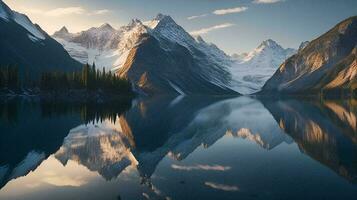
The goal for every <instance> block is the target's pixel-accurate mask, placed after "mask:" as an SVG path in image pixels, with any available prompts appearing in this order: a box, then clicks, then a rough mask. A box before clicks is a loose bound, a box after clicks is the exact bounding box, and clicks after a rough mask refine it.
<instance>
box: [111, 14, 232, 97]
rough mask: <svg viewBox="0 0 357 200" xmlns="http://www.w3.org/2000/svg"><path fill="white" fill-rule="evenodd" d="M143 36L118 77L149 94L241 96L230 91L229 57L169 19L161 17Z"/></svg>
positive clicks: (141, 35)
mask: <svg viewBox="0 0 357 200" xmlns="http://www.w3.org/2000/svg"><path fill="white" fill-rule="evenodd" d="M154 21H155V25H154V26H151V28H150V31H147V32H146V33H141V34H140V37H139V39H138V42H137V43H136V45H135V46H134V47H133V48H132V49H130V51H129V52H128V56H127V58H126V61H125V63H124V65H123V66H122V67H121V68H120V69H118V71H117V74H118V75H119V76H121V77H125V78H128V79H129V80H130V81H132V82H133V83H134V84H135V85H136V86H137V87H138V88H140V90H142V91H143V92H145V93H146V94H150V95H152V94H171V95H183V94H209V95H217V94H226V95H232V94H238V93H237V92H235V91H233V90H232V89H230V88H229V85H230V82H231V75H230V73H229V71H228V68H227V67H228V66H229V64H230V59H229V57H228V56H227V55H226V54H224V52H223V51H221V50H219V49H218V48H217V47H216V46H215V45H212V44H208V43H206V42H204V41H203V40H202V38H197V39H195V38H193V37H192V36H191V35H190V34H189V33H187V32H186V31H185V30H184V29H183V28H182V27H181V26H179V25H178V24H176V22H175V21H174V20H173V19H172V18H171V17H170V16H165V15H160V14H159V15H158V16H157V17H156V19H155V20H154Z"/></svg>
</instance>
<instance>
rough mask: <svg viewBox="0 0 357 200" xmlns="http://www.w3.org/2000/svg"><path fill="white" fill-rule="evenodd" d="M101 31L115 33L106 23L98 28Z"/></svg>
mask: <svg viewBox="0 0 357 200" xmlns="http://www.w3.org/2000/svg"><path fill="white" fill-rule="evenodd" d="M99 29H101V30H108V31H115V29H114V28H113V27H112V26H111V25H110V24H108V23H105V24H103V25H101V26H100V27H99Z"/></svg>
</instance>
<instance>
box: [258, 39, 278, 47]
mask: <svg viewBox="0 0 357 200" xmlns="http://www.w3.org/2000/svg"><path fill="white" fill-rule="evenodd" d="M262 45H264V46H279V44H278V43H277V42H275V41H274V40H272V39H267V40H265V41H263V42H262V44H261V46H262Z"/></svg>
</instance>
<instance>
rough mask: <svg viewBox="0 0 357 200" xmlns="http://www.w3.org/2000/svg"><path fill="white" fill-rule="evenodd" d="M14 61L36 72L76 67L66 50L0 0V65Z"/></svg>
mask: <svg viewBox="0 0 357 200" xmlns="http://www.w3.org/2000/svg"><path fill="white" fill-rule="evenodd" d="M8 64H17V65H19V67H20V68H22V69H23V68H25V67H26V70H29V71H31V74H36V73H38V72H41V71H46V70H58V69H61V70H64V71H70V70H74V69H79V68H80V63H78V62H76V61H75V60H73V59H72V58H71V57H70V56H69V54H68V53H67V52H66V50H65V49H64V48H63V47H62V46H61V45H60V44H59V43H58V42H56V41H55V40H54V39H52V38H51V37H50V36H49V35H47V34H46V33H45V32H44V31H43V30H42V29H41V28H40V27H39V26H38V25H35V24H33V23H32V22H31V21H30V19H29V18H28V17H27V16H25V15H23V14H20V13H17V12H15V11H12V10H11V9H10V8H9V7H8V6H7V5H6V4H5V3H4V2H3V1H1V0H0V65H8Z"/></svg>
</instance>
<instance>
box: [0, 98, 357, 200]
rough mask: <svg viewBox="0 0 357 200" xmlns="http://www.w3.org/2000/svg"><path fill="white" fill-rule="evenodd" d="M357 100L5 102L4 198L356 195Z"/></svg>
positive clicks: (1, 133)
mask: <svg viewBox="0 0 357 200" xmlns="http://www.w3.org/2000/svg"><path fill="white" fill-rule="evenodd" d="M356 111H357V103H356V102H355V101H326V102H316V101H308V100H296V99H288V100H277V101H275V100H274V101H273V100H257V99H251V98H248V97H239V98H232V99H224V98H217V97H206V96H204V97H203V96H201V97H199V96H198V97H176V98H171V97H157V98H147V99H137V100H135V101H134V102H133V103H132V105H131V104H130V103H129V102H126V101H123V102H120V103H117V104H111V105H101V104H99V105H66V104H40V103H33V102H32V103H31V102H26V101H25V102H21V101H14V102H7V103H3V104H0V118H1V121H0V139H1V140H0V145H1V146H0V150H1V152H0V186H1V187H2V189H1V190H0V199H47V197H48V196H51V199H147V198H150V199H218V198H220V199H237V198H243V199H277V198H281V199H285V198H289V199H301V198H305V199H306V198H307V197H306V195H308V196H309V198H312V199H313V198H315V199H316V198H327V197H328V198H332V199H334V198H343V199H353V198H354V197H355V196H356V195H357V184H356V183H357V131H356V116H357V115H356Z"/></svg>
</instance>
